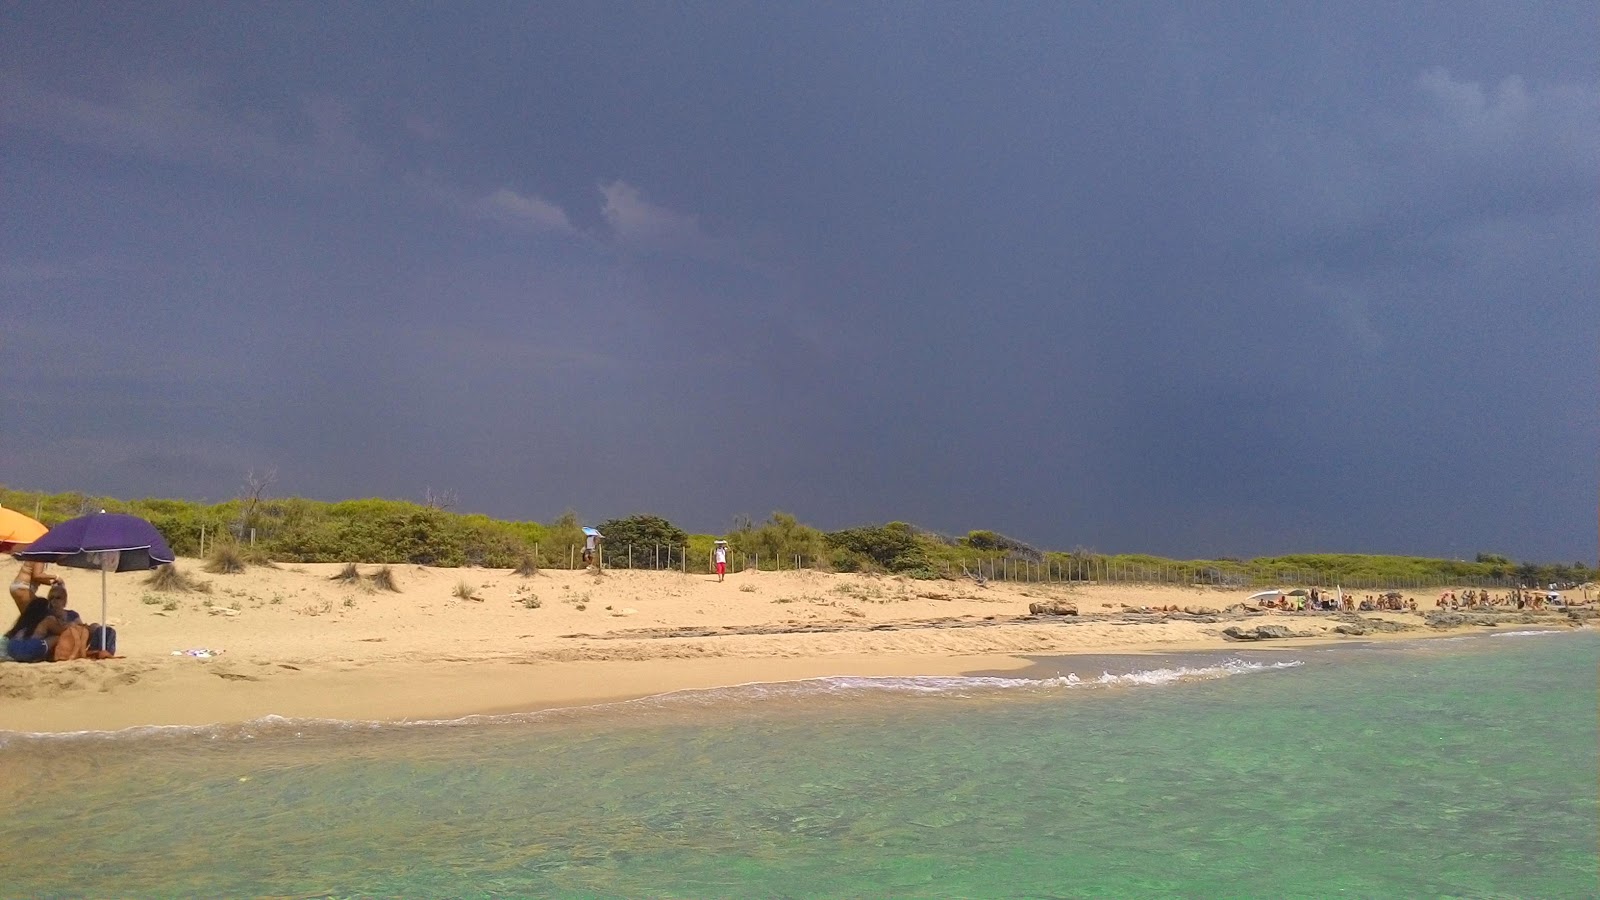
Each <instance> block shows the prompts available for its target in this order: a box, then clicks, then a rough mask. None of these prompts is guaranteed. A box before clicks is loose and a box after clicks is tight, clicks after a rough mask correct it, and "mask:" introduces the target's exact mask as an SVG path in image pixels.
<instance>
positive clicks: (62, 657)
mask: <svg viewBox="0 0 1600 900" xmlns="http://www.w3.org/2000/svg"><path fill="white" fill-rule="evenodd" d="M88 656H89V626H87V625H85V624H83V623H82V622H73V623H72V624H71V625H68V626H67V628H66V630H65V631H63V632H61V636H60V637H58V638H56V648H55V649H54V650H52V651H51V652H50V661H51V662H66V661H67V660H69V659H87V658H88Z"/></svg>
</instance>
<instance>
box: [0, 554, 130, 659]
mask: <svg viewBox="0 0 1600 900" xmlns="http://www.w3.org/2000/svg"><path fill="white" fill-rule="evenodd" d="M44 585H49V586H50V587H49V590H48V591H47V592H46V593H45V595H44V596H40V595H39V588H40V587H43V586H44ZM11 599H12V600H13V601H15V602H16V604H17V620H16V621H15V622H13V623H12V625H11V627H10V628H8V629H6V633H5V635H4V636H0V661H6V660H9V661H12V662H46V661H49V662H64V661H66V660H69V659H88V658H103V657H105V656H109V655H110V654H109V653H106V652H103V651H102V650H99V649H94V648H98V647H100V646H101V644H102V642H106V643H108V644H109V646H110V648H112V652H115V650H114V648H115V646H116V645H115V643H114V641H115V639H114V638H113V637H111V634H110V629H102V628H101V626H100V625H89V624H86V623H85V622H84V621H83V617H82V616H80V615H78V614H77V613H76V612H74V611H73V610H70V609H67V584H66V582H64V581H62V580H61V579H60V578H58V577H56V576H55V575H52V574H50V573H49V571H48V569H47V566H46V564H45V563H38V562H26V563H23V564H22V568H21V569H20V570H19V571H18V572H17V577H16V578H14V579H12V582H11ZM96 632H100V633H99V634H96Z"/></svg>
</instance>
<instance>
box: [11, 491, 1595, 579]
mask: <svg viewBox="0 0 1600 900" xmlns="http://www.w3.org/2000/svg"><path fill="white" fill-rule="evenodd" d="M261 493H262V492H261V491H259V490H254V491H248V492H246V496H245V497H243V498H241V499H235V500H229V501H226V502H223V503H215V504H205V503H198V502H194V501H189V500H168V499H144V500H119V499H116V498H113V497H91V496H86V495H84V494H80V493H63V494H44V493H40V492H36V491H20V490H12V489H9V488H6V487H3V486H0V505H3V506H6V507H9V508H11V509H17V510H21V511H24V512H28V513H33V512H34V511H35V510H37V511H38V517H39V519H40V520H41V521H43V522H44V523H45V524H47V525H49V524H53V523H56V522H60V521H64V520H66V519H69V518H72V517H74V516H79V515H83V514H85V513H87V512H93V511H96V510H101V509H104V510H107V511H109V512H126V513H132V514H134V515H138V516H142V517H144V518H146V519H149V520H150V521H151V522H152V523H154V524H155V526H156V527H157V528H159V529H160V530H161V533H162V534H163V535H165V536H166V538H167V541H168V543H170V544H171V545H172V549H173V550H175V551H177V552H178V553H179V554H181V555H184V556H199V555H201V549H202V548H201V541H202V540H204V541H205V548H204V549H205V550H206V551H207V552H206V555H207V556H208V558H210V559H211V560H212V561H213V565H212V568H211V569H210V570H211V571H228V570H234V569H235V567H236V566H242V565H245V564H250V565H262V564H267V561H268V560H277V561H279V562H345V563H349V562H363V563H374V564H399V563H411V564H417V565H431V566H445V567H458V566H483V567H488V568H498V569H514V570H517V571H518V572H520V573H522V574H524V575H526V576H530V577H531V576H532V575H535V574H537V573H538V572H539V570H540V569H544V568H550V569H565V568H569V567H572V566H575V565H580V563H578V562H577V559H578V554H576V553H575V552H574V551H575V548H578V547H581V546H582V544H583V541H584V536H583V530H582V522H581V520H580V519H579V518H578V515H577V513H575V512H572V511H570V510H569V511H568V512H566V513H563V514H562V515H561V516H560V517H559V518H557V519H556V520H555V521H554V522H550V523H548V524H545V523H540V522H522V521H506V520H501V519H492V518H490V517H488V516H485V515H480V514H472V513H458V512H454V511H451V510H449V509H445V508H440V507H439V506H436V505H429V504H418V503H411V502H408V501H404V500H380V499H366V500H341V501H337V502H327V501H321V500H307V499H303V498H298V497H286V498H272V499H269V498H263V497H262V496H261ZM598 527H599V529H600V531H601V532H602V533H604V534H605V543H604V546H603V553H604V560H605V565H606V566H607V567H610V568H613V569H628V568H633V569H657V570H668V571H679V572H685V573H705V572H708V571H709V569H710V560H711V550H712V543H713V541H714V540H715V539H716V537H718V536H715V535H709V534H689V533H687V532H685V531H684V530H683V529H681V528H678V527H677V526H676V525H673V524H672V523H671V522H669V521H667V520H666V519H664V518H661V517H660V516H653V515H635V516H629V517H626V518H621V519H612V520H609V521H606V522H602V523H600V524H599V526H598ZM722 537H725V538H726V539H727V540H728V544H729V548H730V561H731V563H732V566H731V568H732V570H733V571H736V572H737V571H745V570H748V569H763V570H771V569H794V568H806V569H817V570H824V571H834V572H885V573H893V574H901V575H908V576H912V577H917V578H951V577H958V578H971V579H973V580H976V581H979V582H985V581H988V580H991V579H992V580H1011V581H1046V582H1143V583H1148V582H1156V583H1167V584H1203V585H1217V586H1231V587H1246V586H1252V585H1264V586H1271V585H1278V584H1299V585H1316V584H1322V585H1328V586H1332V585H1336V584H1342V585H1343V586H1345V587H1349V588H1357V589H1359V588H1363V587H1366V588H1380V587H1402V588H1404V587H1410V588H1422V587H1428V586H1432V585H1459V586H1467V585H1474V586H1498V587H1512V586H1530V587H1531V586H1543V585H1548V584H1558V585H1572V584H1580V583H1584V582H1590V581H1594V580H1595V579H1596V571H1595V570H1594V569H1592V568H1589V567H1588V566H1585V565H1584V564H1583V563H1572V564H1570V565H1568V564H1560V563H1529V562H1517V561H1515V560H1512V559H1509V558H1507V557H1505V556H1502V555H1499V554H1494V553H1479V554H1477V556H1476V558H1475V559H1473V560H1471V561H1464V560H1450V559H1435V558H1429V557H1417V556H1376V555H1367V554H1353V553H1306V554H1293V555H1288V556H1272V557H1257V558H1255V559H1248V560H1245V559H1197V560H1177V559H1167V558H1164V557H1158V556H1151V555H1145V554H1104V553H1097V552H1094V551H1092V550H1087V549H1082V548H1079V549H1073V550H1041V549H1038V548H1036V547H1033V546H1030V545H1029V544H1026V543H1024V542H1022V541H1018V540H1015V539H1013V538H1009V537H1006V536H1005V535H1003V534H1000V533H999V532H995V531H987V530H979V531H969V532H967V533H966V534H965V535H961V536H948V535H941V534H938V533H935V532H932V531H927V530H924V529H921V528H917V527H915V526H913V525H909V524H907V523H905V522H888V523H885V524H882V525H868V526H863V527H860V528H847V529H843V530H839V531H829V532H824V531H821V530H819V529H816V528H812V527H811V526H809V525H805V524H803V523H801V522H800V521H798V520H797V519H796V518H795V517H794V516H792V515H789V514H787V513H782V512H775V513H773V514H772V516H771V517H769V518H768V519H767V520H766V521H764V522H761V523H756V522H754V521H752V520H751V519H749V518H746V517H741V518H739V519H737V520H735V522H734V527H733V528H732V529H731V530H730V531H729V532H728V533H727V534H726V535H723V536H722ZM352 568H353V567H352ZM385 587H387V586H385ZM388 589H390V590H395V589H397V588H393V587H388Z"/></svg>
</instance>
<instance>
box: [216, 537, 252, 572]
mask: <svg viewBox="0 0 1600 900" xmlns="http://www.w3.org/2000/svg"><path fill="white" fill-rule="evenodd" d="M245 568H246V563H245V559H244V554H243V553H240V552H239V545H238V544H235V543H233V542H232V541H218V542H217V543H216V545H215V546H213V547H212V548H211V552H210V553H208V554H206V571H207V572H210V573H211V574H213V575H237V574H239V573H240V572H243V571H244V570H245Z"/></svg>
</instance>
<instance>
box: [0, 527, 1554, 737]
mask: <svg viewBox="0 0 1600 900" xmlns="http://www.w3.org/2000/svg"><path fill="white" fill-rule="evenodd" d="M178 568H179V570H180V571H182V572H183V573H185V574H186V575H189V576H191V577H192V578H194V579H195V580H197V581H199V582H202V583H205V584H209V586H210V590H209V592H208V593H201V592H189V593H179V592H160V591H156V590H154V589H152V587H151V586H150V585H149V584H148V583H147V577H146V576H143V575H132V574H124V575H113V576H111V577H110V578H109V580H108V586H109V615H108V618H109V620H110V622H111V624H112V625H114V626H115V627H116V628H117V629H118V631H119V634H120V641H119V647H118V649H119V652H120V653H121V654H122V655H121V657H119V658H117V659H113V660H106V661H100V662H94V661H86V660H81V661H74V662H65V663H40V664H20V663H3V664H0V697H3V698H4V700H5V702H4V703H3V704H0V730H11V731H28V732H64V731H81V730H113V729H121V728H127V727H132V726H140V725H203V724H211V723H227V722H242V721H248V720H251V719H256V718H260V717H263V716H269V715H275V716H284V717H292V718H299V717H312V718H330V719H350V720H399V719H413V720H415V719H451V718H458V717H461V716H465V715H472V714H484V713H505V712H517V711H527V710H535V709H543V708H552V707H564V706H575V705H583V704H588V703H596V702H604V701H612V700H621V699H627V698H632V697H640V696H647V695H651V694H657V693H662V692H666V691H674V690H684V689H694V688H707V687H716V686H723V685H733V684H744V683H749V682H763V681H786V680H793V679H800V678H810V677H821V676H829V675H954V674H960V673H966V672H974V671H1004V670H1014V669H1021V668H1023V667H1025V666H1026V665H1028V664H1029V659H1028V658H1029V657H1036V656H1043V655H1057V654H1074V653H1106V652H1117V653H1122V652H1141V651H1172V650H1192V649H1216V648H1221V647H1239V648H1247V647H1252V646H1274V647H1276V646H1284V645H1293V644H1295V643H1304V642H1308V641H1309V642H1316V641H1327V640H1372V639H1382V638H1385V637H1400V638H1414V637H1424V636H1429V635H1438V634H1447V633H1449V632H1448V631H1441V630H1439V629H1434V628H1427V627H1424V626H1423V620H1422V617H1421V616H1419V615H1415V614H1409V613H1394V612H1377V613H1363V614H1362V615H1363V616H1365V617H1367V618H1373V619H1385V620H1389V621H1393V622H1397V623H1403V624H1405V625H1409V626H1412V628H1411V629H1409V630H1406V631H1400V632H1395V633H1392V634H1385V635H1376V636H1363V637H1359V638H1354V637H1348V636H1345V635H1341V634H1336V633H1334V632H1333V630H1332V629H1333V628H1334V626H1336V625H1338V624H1339V620H1338V619H1336V618H1334V617H1332V616H1331V615H1311V614H1295V613H1282V612H1277V611H1267V612H1264V613H1256V612H1252V613H1247V614H1239V613H1237V612H1236V613H1235V614H1234V615H1233V616H1232V617H1230V616H1228V615H1226V614H1224V615H1221V616H1213V615H1208V613H1209V612H1216V613H1222V612H1223V611H1224V610H1227V609H1229V608H1230V607H1234V606H1235V605H1236V604H1239V603H1241V602H1243V601H1244V599H1245V598H1246V597H1247V596H1248V595H1249V594H1250V593H1251V592H1250V591H1248V590H1219V589H1215V588H1177V587H1155V586H1151V587H1134V586H1094V585H1073V586H1067V585H1060V584H1014V583H1004V584H1002V583H989V584H986V585H982V584H979V583H977V582H975V581H972V580H965V579H964V580H955V581H950V580H945V581H918V580H913V579H908V578H901V577H894V576H873V575H853V574H850V575H847V574H826V573H820V572H810V571H802V572H741V573H738V574H733V575H729V576H728V579H727V580H726V581H725V582H722V583H718V582H717V581H716V579H715V577H714V576H706V575H685V574H681V573H677V572H645V571H626V570H621V571H615V570H612V571H607V572H606V573H605V574H604V576H601V577H596V576H595V575H593V574H590V573H586V572H573V571H564V570H545V571H541V572H540V573H538V574H536V575H533V576H530V577H522V576H519V575H517V574H515V573H512V572H508V571H505V570H488V569H475V568H466V569H437V568H427V567H421V566H410V565H401V566H393V567H391V570H390V571H391V572H392V574H393V576H394V581H395V583H396V586H397V587H398V588H399V590H398V592H395V591H389V590H385V589H382V588H379V587H376V586H374V585H373V584H372V582H371V579H370V578H369V577H364V578H363V579H362V580H360V581H359V582H356V583H344V582H339V581H336V580H335V576H336V575H338V574H339V572H340V570H341V569H342V568H343V566H341V565H338V564H293V565H283V566H281V567H278V568H267V567H262V566H254V567H251V568H250V569H249V570H248V571H246V572H243V573H240V574H232V575H212V574H206V573H204V572H203V571H202V563H201V561H200V560H194V559H181V560H179V562H178ZM360 568H361V572H362V573H363V574H364V575H366V576H370V575H371V574H373V573H375V572H377V571H378V569H379V568H380V567H378V566H376V565H364V566H361V567H360ZM62 574H63V575H64V577H65V578H66V580H67V581H68V583H69V586H70V589H71V592H72V598H71V603H70V605H71V607H72V608H74V609H76V610H78V611H79V612H80V613H82V614H83V616H84V617H85V618H86V619H88V620H91V621H93V620H97V619H98V618H99V616H100V580H99V578H98V577H97V576H95V575H93V574H90V573H83V572H76V571H68V572H64V573H62ZM462 594H466V595H468V596H466V597H463V596H460V595H462ZM1047 600H1059V601H1065V602H1068V603H1071V604H1073V605H1075V606H1076V607H1077V609H1078V611H1079V613H1080V614H1079V615H1078V616H1076V617H1072V616H1060V617H1056V616H1050V617H1035V616H1030V615H1029V604H1031V603H1035V602H1040V601H1047ZM1417 600H1418V602H1419V605H1421V606H1423V607H1424V609H1431V608H1432V597H1431V596H1430V597H1421V596H1419V597H1418V598H1417ZM1162 608H1165V609H1167V610H1187V612H1169V613H1166V614H1161V613H1155V614H1151V613H1139V612H1136V611H1137V610H1140V609H1162ZM1548 618H1549V621H1550V623H1551V624H1557V623H1559V622H1562V621H1564V617H1563V616H1562V615H1561V614H1560V613H1552V614H1550V615H1549V616H1548ZM1266 623H1272V624H1282V625H1286V626H1288V627H1289V628H1290V629H1291V630H1292V631H1293V632H1294V633H1295V634H1297V635H1300V637H1295V638H1289V639H1284V640H1275V641H1271V642H1270V643H1266V644H1235V643H1230V642H1229V641H1228V640H1227V639H1226V638H1225V637H1224V636H1223V634H1222V630H1223V629H1224V628H1226V627H1229V626H1230V625H1238V626H1246V627H1254V626H1256V625H1260V624H1266ZM1468 627H1469V628H1472V629H1473V630H1482V629H1481V627H1473V626H1468Z"/></svg>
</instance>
